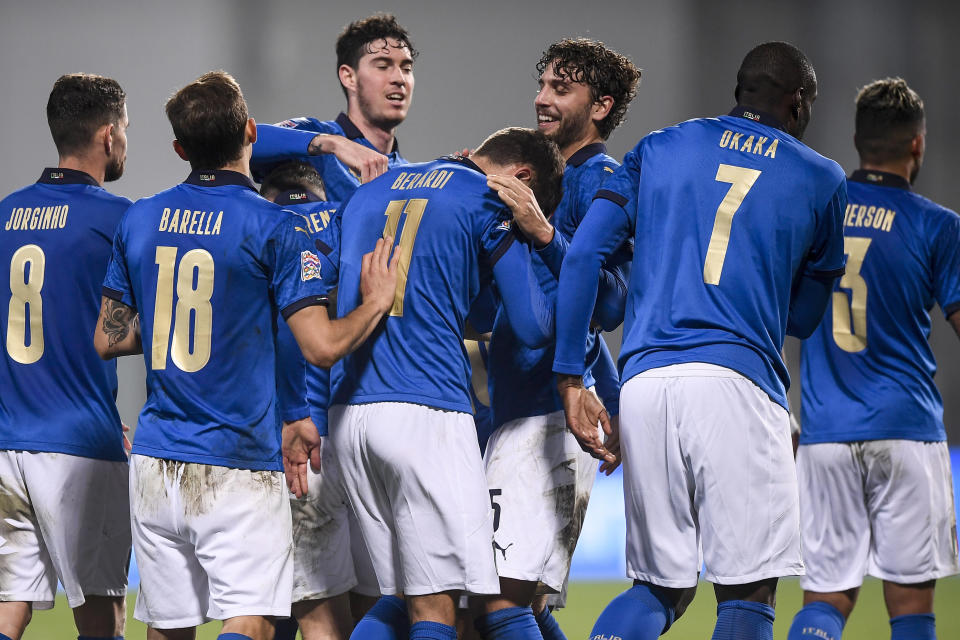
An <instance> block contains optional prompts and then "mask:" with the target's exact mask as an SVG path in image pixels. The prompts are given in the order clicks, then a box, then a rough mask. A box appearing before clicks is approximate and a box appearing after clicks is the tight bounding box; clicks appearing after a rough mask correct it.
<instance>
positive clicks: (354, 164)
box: [308, 133, 389, 184]
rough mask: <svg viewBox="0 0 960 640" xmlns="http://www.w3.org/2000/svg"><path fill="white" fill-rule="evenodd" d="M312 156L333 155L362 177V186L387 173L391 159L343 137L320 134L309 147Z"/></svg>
mask: <svg viewBox="0 0 960 640" xmlns="http://www.w3.org/2000/svg"><path fill="white" fill-rule="evenodd" d="M308 150H309V153H310V155H312V156H318V155H321V154H323V153H332V154H333V155H334V156H336V158H337V160H339V161H340V162H342V163H343V164H345V165H347V166H348V167H350V168H351V169H353V170H354V171H356V172H357V173H358V174H359V175H360V184H366V183H368V182H370V181H371V180H373V179H374V178H376V177H377V176H380V175H382V174H384V173H386V171H387V168H388V167H387V165H388V162H389V159H388V158H387V156H385V155H383V154H382V153H380V152H379V151H376V150H374V149H371V148H370V147H367V146H364V145H362V144H360V143H359V142H354V141H353V140H350V139H348V138H344V137H343V136H336V135H330V134H326V133H319V134H317V135H316V136H314V137H313V140H311V141H310V146H309V147H308Z"/></svg>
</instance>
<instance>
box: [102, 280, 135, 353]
mask: <svg viewBox="0 0 960 640" xmlns="http://www.w3.org/2000/svg"><path fill="white" fill-rule="evenodd" d="M93 347H94V349H96V350H97V354H98V355H99V356H100V357H101V358H103V359H104V360H110V359H112V358H117V357H119V356H130V355H135V354H138V353H143V345H142V344H141V343H140V316H139V315H138V314H137V310H136V309H134V308H133V307H131V306H128V305H126V304H124V303H123V302H120V301H119V300H114V299H113V298H108V297H107V296H103V297H102V298H101V301H100V318H99V320H98V321H97V328H96V329H95V330H94V332H93Z"/></svg>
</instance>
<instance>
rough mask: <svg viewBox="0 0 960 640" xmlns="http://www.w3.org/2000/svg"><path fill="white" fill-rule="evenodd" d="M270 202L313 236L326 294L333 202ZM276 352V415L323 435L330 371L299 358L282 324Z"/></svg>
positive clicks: (330, 280) (305, 197)
mask: <svg viewBox="0 0 960 640" xmlns="http://www.w3.org/2000/svg"><path fill="white" fill-rule="evenodd" d="M274 202H275V203H276V204H278V205H280V206H282V207H284V208H285V209H287V210H288V211H293V212H294V213H298V214H300V215H302V216H303V217H304V218H306V220H307V230H308V231H309V232H310V234H311V235H312V236H313V239H314V245H315V246H316V250H317V257H318V258H320V260H321V263H322V267H321V273H322V275H323V278H322V282H323V285H324V287H326V290H327V292H329V291H330V290H332V289H334V288H335V287H336V286H337V267H336V265H335V264H334V262H332V261H336V247H338V246H339V245H340V232H339V222H338V221H337V218H336V215H337V208H338V206H339V205H337V204H336V203H333V202H325V201H322V200H318V199H317V198H315V197H314V196H313V194H310V193H307V192H304V191H292V192H284V193H281V194H279V195H278V196H277V198H276V199H275V200H274ZM277 344H278V349H279V353H280V357H279V360H278V365H279V366H278V370H277V385H278V391H279V399H280V415H281V417H282V418H283V420H285V421H290V420H296V419H300V418H304V417H306V416H307V415H309V416H310V418H311V420H313V423H314V424H315V425H316V427H317V431H318V432H319V433H320V435H322V436H325V435H327V408H328V405H329V403H330V370H329V369H324V368H323V367H315V366H313V365H311V364H310V363H308V362H306V361H305V360H304V359H303V354H302V353H301V352H300V347H299V346H298V345H297V341H296V339H295V338H294V337H293V334H292V333H291V332H290V329H289V327H287V326H286V323H284V322H282V321H281V322H280V323H279V326H278V329H277Z"/></svg>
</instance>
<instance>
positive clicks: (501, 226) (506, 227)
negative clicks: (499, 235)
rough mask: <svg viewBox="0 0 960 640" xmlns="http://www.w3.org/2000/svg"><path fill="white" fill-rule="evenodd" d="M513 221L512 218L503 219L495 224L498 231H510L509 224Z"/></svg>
mask: <svg viewBox="0 0 960 640" xmlns="http://www.w3.org/2000/svg"><path fill="white" fill-rule="evenodd" d="M512 223H513V220H504V221H502V222H501V223H500V224H498V225H497V230H498V231H510V225H511V224H512Z"/></svg>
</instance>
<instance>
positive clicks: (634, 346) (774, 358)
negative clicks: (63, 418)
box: [554, 108, 846, 407]
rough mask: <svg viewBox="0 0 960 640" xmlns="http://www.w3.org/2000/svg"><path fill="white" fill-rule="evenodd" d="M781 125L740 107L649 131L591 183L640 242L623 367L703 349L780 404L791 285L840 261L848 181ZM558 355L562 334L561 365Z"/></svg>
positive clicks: (628, 371)
mask: <svg viewBox="0 0 960 640" xmlns="http://www.w3.org/2000/svg"><path fill="white" fill-rule="evenodd" d="M765 122H766V123H765ZM775 125H776V123H775V122H774V121H772V120H768V119H767V118H766V117H765V116H762V115H758V114H754V113H751V112H748V111H747V110H745V109H742V108H738V109H735V110H734V112H732V113H731V115H727V116H721V117H718V118H700V119H697V120H690V121H688V122H684V123H682V124H679V125H676V126H673V127H669V128H667V129H663V130H661V131H656V132H653V133H651V134H649V135H647V136H646V137H645V138H643V140H641V141H640V142H639V143H638V144H637V146H636V147H635V148H634V149H633V150H632V151H630V152H629V153H628V154H627V155H626V157H625V158H624V163H623V166H622V167H620V168H619V169H618V170H617V172H616V173H615V174H614V175H613V176H612V177H611V178H610V179H609V180H608V181H607V182H606V183H604V187H603V189H602V190H601V191H599V192H598V194H597V197H598V198H605V199H607V200H610V201H612V202H614V203H616V204H618V205H619V206H620V207H622V209H623V211H624V212H625V214H626V217H627V219H626V226H627V227H628V228H629V233H631V235H632V236H633V238H634V245H635V249H634V256H633V269H632V272H631V276H630V285H629V294H628V299H627V309H626V318H625V326H624V337H623V347H622V349H621V352H620V369H621V371H622V377H621V379H622V380H628V379H629V378H631V377H632V376H634V375H637V374H638V373H641V372H642V371H645V370H648V369H653V368H657V367H663V366H667V365H671V364H679V363H685V362H705V363H710V364H716V365H720V366H723V367H727V368H729V369H733V370H735V371H737V372H739V373H741V374H742V375H744V376H745V377H747V378H749V379H751V380H752V381H753V382H754V383H756V384H757V385H758V386H759V387H760V388H761V389H763V390H764V391H765V392H766V393H767V394H768V395H769V396H770V397H771V399H773V400H774V401H776V402H777V403H779V404H781V405H783V406H784V407H786V387H787V385H788V384H789V376H788V374H787V369H786V367H785V366H784V363H783V360H782V357H781V354H780V350H781V348H782V346H783V341H784V337H785V335H786V330H787V319H788V316H789V309H790V301H791V294H792V291H793V287H794V284H795V282H796V281H797V278H798V277H799V276H801V275H803V274H807V275H809V276H812V277H822V278H829V277H835V276H836V275H837V274H838V273H842V269H843V246H842V240H843V238H842V235H841V231H840V223H841V215H842V213H843V209H844V207H845V206H846V186H845V176H844V174H843V171H842V170H841V169H840V167H839V166H838V165H837V164H836V163H835V162H833V161H832V160H829V159H827V158H824V157H823V156H821V155H819V154H817V153H816V152H814V151H813V150H812V149H810V148H809V147H807V146H806V145H804V144H802V143H801V142H800V141H798V140H797V139H796V138H794V137H793V136H791V135H789V134H788V133H786V132H785V131H783V130H781V129H779V128H777V127H776V126H775ZM589 220H590V215H589V214H588V215H587V217H586V219H585V220H584V225H586V224H587V223H588V222H589ZM581 232H582V230H581V231H578V236H577V237H575V239H574V247H576V245H577V240H578V238H579V234H580V233H581ZM558 304H560V303H558ZM563 357H564V356H563V354H562V353H560V349H559V347H558V357H557V360H558V362H555V366H554V370H555V371H560V372H563V368H564V366H565V360H563ZM570 364H571V366H572V365H573V364H575V363H573V362H571V363H570ZM578 372H579V371H575V372H574V373H578Z"/></svg>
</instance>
